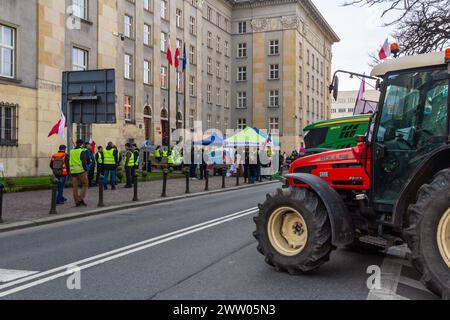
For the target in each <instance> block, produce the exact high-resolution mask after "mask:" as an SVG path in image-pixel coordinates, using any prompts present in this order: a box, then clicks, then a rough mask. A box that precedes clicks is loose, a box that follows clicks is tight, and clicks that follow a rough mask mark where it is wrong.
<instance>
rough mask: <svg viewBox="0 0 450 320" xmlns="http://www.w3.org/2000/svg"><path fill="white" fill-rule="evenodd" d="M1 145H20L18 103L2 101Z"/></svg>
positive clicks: (0, 104)
mask: <svg viewBox="0 0 450 320" xmlns="http://www.w3.org/2000/svg"><path fill="white" fill-rule="evenodd" d="M0 146H18V129H17V105H14V104H8V103H1V102H0Z"/></svg>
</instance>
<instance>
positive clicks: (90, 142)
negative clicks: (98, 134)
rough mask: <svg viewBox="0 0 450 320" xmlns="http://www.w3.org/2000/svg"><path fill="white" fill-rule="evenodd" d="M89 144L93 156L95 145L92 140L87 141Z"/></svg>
mask: <svg viewBox="0 0 450 320" xmlns="http://www.w3.org/2000/svg"><path fill="white" fill-rule="evenodd" d="M89 144H90V145H91V151H92V153H93V154H95V147H96V143H95V141H94V140H93V139H92V138H90V139H89Z"/></svg>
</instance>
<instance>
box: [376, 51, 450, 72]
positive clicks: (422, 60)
mask: <svg viewBox="0 0 450 320" xmlns="http://www.w3.org/2000/svg"><path fill="white" fill-rule="evenodd" d="M443 64H445V53H444V52H434V53H427V54H418V55H414V56H406V57H401V58H397V59H390V60H386V61H385V62H383V63H380V64H379V65H377V66H375V67H374V68H373V70H372V73H371V75H372V76H373V77H383V76H384V75H386V73H388V72H391V71H400V70H407V69H417V68H422V67H431V66H439V65H443Z"/></svg>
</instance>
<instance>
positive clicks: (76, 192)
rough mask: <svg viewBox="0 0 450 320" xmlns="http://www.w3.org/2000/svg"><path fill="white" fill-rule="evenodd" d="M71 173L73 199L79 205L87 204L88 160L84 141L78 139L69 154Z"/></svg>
mask: <svg viewBox="0 0 450 320" xmlns="http://www.w3.org/2000/svg"><path fill="white" fill-rule="evenodd" d="M69 166H70V174H71V175H72V184H73V200H74V201H75V205H76V206H77V207H81V206H86V202H84V198H85V197H86V194H87V190H88V184H89V181H88V175H87V171H88V168H87V160H86V149H85V148H84V141H83V140H78V141H77V143H76V147H75V149H72V150H71V151H70V155H69ZM80 187H81V192H80Z"/></svg>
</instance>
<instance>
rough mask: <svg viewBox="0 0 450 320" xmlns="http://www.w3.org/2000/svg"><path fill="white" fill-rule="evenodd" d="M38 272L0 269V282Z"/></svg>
mask: <svg viewBox="0 0 450 320" xmlns="http://www.w3.org/2000/svg"><path fill="white" fill-rule="evenodd" d="M38 272H39V271H25V270H8V269H0V283H2V282H9V281H13V280H16V279H20V278H24V277H27V276H30V275H32V274H36V273H38Z"/></svg>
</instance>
